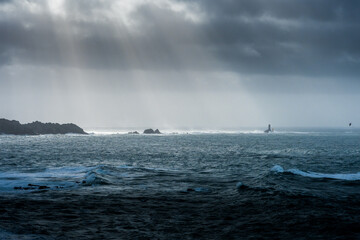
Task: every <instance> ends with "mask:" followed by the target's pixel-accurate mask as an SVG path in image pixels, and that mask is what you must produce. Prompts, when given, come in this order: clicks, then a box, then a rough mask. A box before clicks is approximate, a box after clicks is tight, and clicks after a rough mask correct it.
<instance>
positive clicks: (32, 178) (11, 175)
mask: <svg viewBox="0 0 360 240" xmlns="http://www.w3.org/2000/svg"><path fill="white" fill-rule="evenodd" d="M95 168H96V167H60V168H48V169H45V170H44V171H22V172H20V171H14V172H1V173H0V191H5V192H9V191H13V190H14V188H15V187H22V188H26V187H28V184H34V185H42V186H47V187H49V188H50V189H57V188H58V187H61V188H69V187H74V186H76V185H77V183H76V182H77V181H80V180H81V179H82V178H84V176H85V175H86V174H87V173H88V172H89V171H91V170H93V169H95Z"/></svg>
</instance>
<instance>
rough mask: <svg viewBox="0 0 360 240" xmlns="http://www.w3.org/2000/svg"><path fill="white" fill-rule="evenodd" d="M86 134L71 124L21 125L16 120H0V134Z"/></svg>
mask: <svg viewBox="0 0 360 240" xmlns="http://www.w3.org/2000/svg"><path fill="white" fill-rule="evenodd" d="M67 133H75V134H87V133H86V132H85V131H84V130H83V129H82V128H80V127H79V126H77V125H75V124H73V123H67V124H59V123H42V122H38V121H36V122H32V123H27V124H21V123H20V122H19V121H16V120H8V119H4V118H0V134H13V135H41V134H67Z"/></svg>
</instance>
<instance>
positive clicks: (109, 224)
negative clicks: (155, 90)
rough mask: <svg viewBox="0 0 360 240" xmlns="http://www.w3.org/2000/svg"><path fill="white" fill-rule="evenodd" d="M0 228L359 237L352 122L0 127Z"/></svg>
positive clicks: (81, 235) (51, 233)
mask: <svg viewBox="0 0 360 240" xmlns="http://www.w3.org/2000/svg"><path fill="white" fill-rule="evenodd" d="M29 184H30V185H29ZM39 186H42V187H39ZM45 186H46V187H45ZM39 188H40V189H39ZM42 188H43V189H42ZM0 238H1V239H251V238H255V239H256V238H270V239H273V238H300V239H305V238H306V239H308V238H321V239H329V238H330V239H332V238H339V239H342V238H343V239H349V238H360V132H359V131H354V130H353V131H342V130H338V131H317V132H316V131H315V132H280V133H276V134H253V133H249V134H242V133H238V134H189V135H187V134H178V135H171V134H170V135H161V136H144V135H119V134H117V135H89V136H77V135H66V136H59V135H49V136H5V135H3V136H0Z"/></svg>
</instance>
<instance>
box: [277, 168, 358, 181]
mask: <svg viewBox="0 0 360 240" xmlns="http://www.w3.org/2000/svg"><path fill="white" fill-rule="evenodd" d="M271 171H273V172H277V173H291V174H294V175H299V176H303V177H310V178H328V179H337V180H346V181H359V180H360V172H357V173H318V172H310V171H301V170H299V169H296V168H293V169H288V170H285V169H284V168H283V167H281V166H279V165H275V166H274V167H272V168H271Z"/></svg>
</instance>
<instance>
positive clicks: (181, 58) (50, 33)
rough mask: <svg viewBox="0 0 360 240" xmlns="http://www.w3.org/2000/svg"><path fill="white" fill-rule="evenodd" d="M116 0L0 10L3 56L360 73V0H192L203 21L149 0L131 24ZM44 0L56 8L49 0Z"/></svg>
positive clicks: (85, 63) (107, 64)
mask: <svg viewBox="0 0 360 240" xmlns="http://www.w3.org/2000/svg"><path fill="white" fill-rule="evenodd" d="M7 2H8V4H11V3H10V1H7ZM30 2H31V1H30ZM111 2H112V1H101V2H100V1H67V2H66V5H65V11H66V13H67V16H66V17H65V18H62V17H58V16H52V15H51V14H49V13H46V12H45V13H42V14H35V13H32V12H31V11H27V9H26V8H23V9H22V10H19V9H20V8H17V10H16V11H15V12H14V13H13V15H12V14H11V13H7V14H5V15H3V16H0V32H1V35H2V36H3V37H2V38H1V39H0V64H10V63H11V61H12V62H17V63H19V64H33V65H60V66H70V67H72V66H76V67H80V68H100V69H103V68H105V69H123V70H131V69H140V70H164V69H166V70H168V69H174V70H176V69H179V70H181V69H182V70H200V71H209V70H225V71H229V70H230V71H235V72H238V73H241V74H272V75H309V76H342V77H351V78H354V77H356V76H358V74H359V73H360V45H359V44H358V43H359V42H360V21H359V20H360V17H359V14H358V12H359V11H360V3H359V2H358V1H352V0H349V1H340V0H330V1H325V0H319V1H310V0H306V1H300V0H297V1H285V0H274V1H266V0H241V1H238V0H236V1H235V0H225V1H206V0H197V1H191V4H197V6H198V10H197V11H199V14H201V18H202V19H201V21H198V22H196V21H195V22H194V21H190V20H189V19H187V18H186V16H185V15H184V13H183V12H176V11H173V10H172V9H169V8H166V7H160V6H159V5H157V4H154V3H150V2H146V3H143V4H140V5H139V6H138V7H137V8H136V9H134V10H133V12H132V13H131V15H130V16H131V20H132V21H134V23H135V24H134V25H131V26H129V25H126V24H125V23H124V22H121V21H119V20H114V19H112V18H111V17H109V16H107V15H106V11H108V10H109V9H111ZM177 2H181V3H189V4H190V1H185V0H182V1H180V0H179V1H177ZM36 3H42V5H44V6H45V8H46V2H45V1H44V2H41V1H36ZM14 4H15V3H14Z"/></svg>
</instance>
